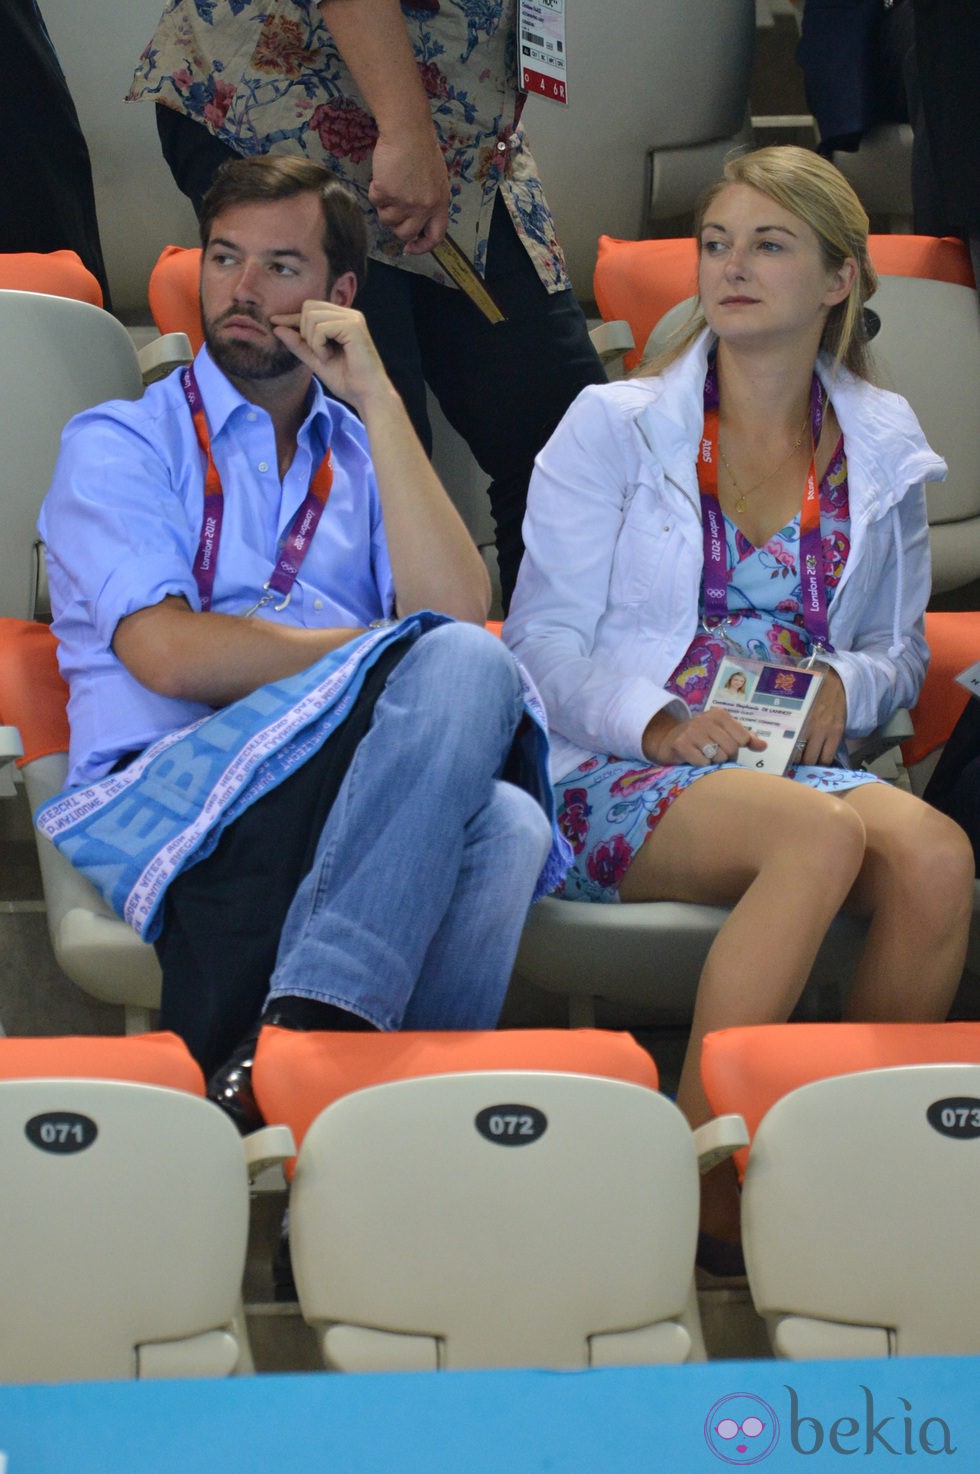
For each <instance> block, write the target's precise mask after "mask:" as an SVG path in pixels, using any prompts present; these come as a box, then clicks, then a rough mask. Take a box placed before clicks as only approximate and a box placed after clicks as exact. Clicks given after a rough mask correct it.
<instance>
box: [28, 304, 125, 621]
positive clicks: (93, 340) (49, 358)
mask: <svg viewBox="0 0 980 1474" xmlns="http://www.w3.org/2000/svg"><path fill="white" fill-rule="evenodd" d="M0 344H2V345H3V353H2V354H0V438H2V441H3V448H4V454H3V465H2V470H0V489H2V504H3V536H2V537H0V615H14V616H17V617H19V618H28V619H30V618H33V617H34V614H35V605H36V601H37V594H38V587H39V584H40V582H41V578H42V575H41V570H40V544H39V542H38V537H37V530H36V523H37V514H38V511H39V510H40V506H41V502H42V500H43V499H44V496H45V494H46V492H47V490H48V487H49V485H50V484H51V476H52V473H53V471H54V466H55V461H56V460H57V456H58V447H59V444H60V440H61V431H62V428H63V427H64V425H65V423H66V421H68V420H69V419H70V418H71V417H72V415H75V414H78V413H79V412H80V411H81V410H83V409H88V408H90V407H91V406H92V405H95V404H100V403H101V402H102V401H103V400H105V399H137V398H139V395H140V394H141V392H142V387H143V386H142V380H141V377H140V368H139V362H138V360H137V356H136V350H135V348H134V347H133V343H132V340H131V338H130V336H129V334H128V333H127V332H126V329H125V328H124V327H123V326H122V324H121V323H119V322H117V321H116V319H115V318H114V317H111V316H110V315H109V313H108V312H104V311H103V310H102V309H101V308H100V307H94V306H93V305H92V304H91V303H90V302H72V301H69V300H68V299H67V298H64V297H49V296H44V295H42V294H40V293H37V292H22V291H3V290H0Z"/></svg>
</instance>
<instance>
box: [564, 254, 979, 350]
mask: <svg viewBox="0 0 980 1474" xmlns="http://www.w3.org/2000/svg"><path fill="white" fill-rule="evenodd" d="M868 249H869V251H870V254H871V259H872V261H873V262H874V266H875V270H876V271H877V272H878V273H879V275H881V276H916V277H920V278H922V279H923V280H930V281H945V282H952V283H953V284H955V285H957V286H963V287H972V286H973V285H974V279H973V267H972V264H971V261H970V253H969V251H968V250H967V248H966V246H965V245H964V244H963V242H962V241H960V240H955V239H953V238H952V237H951V236H944V237H937V236H931V235H871V236H869V237H868ZM697 272H698V268H697V251H696V248H695V243H694V239H693V237H691V236H683V237H675V238H671V239H668V240H639V241H624V240H616V239H614V238H613V237H612V236H608V235H601V236H600V237H599V249H598V254H597V256H596V264H595V273H594V275H593V284H592V289H593V291H594V293H595V300H596V305H597V307H598V308H599V311H600V313H601V314H602V318H603V327H605V328H607V329H608V328H611V327H613V326H614V325H615V326H616V327H617V328H621V327H622V324H623V323H625V324H626V326H627V327H628V329H629V332H630V334H631V336H632V342H633V345H635V346H632V347H631V348H630V350H629V351H628V352H627V353H626V355H625V357H624V360H623V367H624V368H626V369H632V368H635V367H636V366H637V364H638V363H639V362H640V359H641V358H642V357H643V354H644V352H645V351H646V345H647V342H648V339H649V338H650V334H651V333H652V332H653V329H654V328H655V327H656V325H657V323H658V322H659V321H660V319H661V318H662V317H663V316H664V314H665V313H667V312H669V311H670V310H671V308H673V307H676V306H677V304H678V303H679V302H683V301H685V300H686V299H687V298H689V297H691V296H692V295H693V294H694V293H695V292H696V291H697ZM677 324H678V319H675V320H674V324H673V325H674V326H676V325H677ZM600 341H601V340H600ZM660 342H661V340H660V339H659V338H658V347H659V346H660Z"/></svg>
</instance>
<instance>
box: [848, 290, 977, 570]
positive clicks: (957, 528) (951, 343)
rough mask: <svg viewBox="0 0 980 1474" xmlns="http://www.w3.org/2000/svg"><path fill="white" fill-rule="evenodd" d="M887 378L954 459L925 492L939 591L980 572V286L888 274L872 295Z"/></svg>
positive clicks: (933, 441) (878, 353) (883, 378)
mask: <svg viewBox="0 0 980 1474" xmlns="http://www.w3.org/2000/svg"><path fill="white" fill-rule="evenodd" d="M870 305H871V307H872V308H873V310H874V311H875V312H876V313H877V314H878V316H879V317H880V319H881V330H880V332H879V333H878V336H877V337H876V338H875V340H874V343H873V351H874V358H875V363H876V364H877V366H878V371H879V379H880V382H881V383H882V384H883V385H884V386H885V387H886V388H889V389H895V390H897V392H898V393H899V394H902V395H904V397H905V398H906V399H907V400H908V401H909V403H910V404H911V406H912V408H913V409H914V410H915V413H916V415H917V416H918V419H919V422H920V424H921V425H922V429H923V431H924V433H925V436H926V439H927V440H928V441H929V443H930V445H932V446H933V448H934V449H935V450H937V451H938V452H939V454H940V455H942V456H943V457H944V459H945V460H946V462H947V463H948V465H949V476H948V478H947V480H946V481H944V482H934V483H931V484H930V486H929V487H928V488H927V493H926V498H927V504H928V511H929V525H930V545H931V549H932V580H933V591H934V592H936V593H941V592H945V591H946V590H948V589H954V588H958V587H961V586H962V585H964V584H967V583H970V582H972V580H973V579H974V578H976V577H977V576H978V575H980V417H978V416H977V414H976V412H975V409H976V406H975V397H976V385H977V384H978V383H980V316H978V313H977V298H976V292H975V291H973V290H972V288H970V287H965V286H959V285H954V284H953V283H951V282H939V281H924V280H922V279H920V278H918V277H900V276H883V277H882V278H881V281H880V283H879V286H878V290H877V292H876V293H875V295H874V297H873V298H872V299H871V304H870Z"/></svg>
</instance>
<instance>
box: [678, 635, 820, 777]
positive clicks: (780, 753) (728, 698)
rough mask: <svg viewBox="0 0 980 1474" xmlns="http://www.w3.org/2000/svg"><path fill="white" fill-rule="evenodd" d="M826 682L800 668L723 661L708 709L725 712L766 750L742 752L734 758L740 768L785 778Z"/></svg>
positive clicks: (728, 658)
mask: <svg viewBox="0 0 980 1474" xmlns="http://www.w3.org/2000/svg"><path fill="white" fill-rule="evenodd" d="M822 680H823V673H822V672H821V671H819V670H806V669H804V667H803V666H799V665H774V664H771V663H770V662H769V661H765V660H749V659H747V658H744V657H742V658H740V659H737V660H736V659H734V658H733V657H732V656H730V655H726V656H725V657H724V658H723V659H722V661H721V663H720V664H719V666H718V673H717V675H716V676H715V679H714V683H713V685H712V687H711V690H710V692H709V693H708V700H707V702H706V703H705V707H706V709H707V707H710V706H719V707H721V709H722V710H723V711H727V712H729V713H730V715H731V716H733V717H734V718H735V720H736V721H739V722H741V723H742V725H743V726H744V727H748V729H749V731H750V732H752V733H754V735H755V736H756V737H761V738H762V739H763V741H764V742H765V744H766V747H765V750H764V751H763V752H752V751H751V749H749V748H748V747H740V748H739V750H738V752H737V753H736V755H735V762H736V763H738V765H739V767H742V768H754V769H756V770H757V771H758V772H760V773H778V774H782V773H785V772H786V769H787V768H788V767H789V766H790V764H791V763H792V761H793V759H794V756H795V748H796V743H797V741H798V739H799V736H800V733H801V732H802V730H803V723H804V722H805V721H806V717H807V713H808V712H809V710H810V707H811V706H812V705H813V700H814V697H815V696H816V694H817V691H818V690H819V687H820V682H821V681H822ZM797 760H798V759H797Z"/></svg>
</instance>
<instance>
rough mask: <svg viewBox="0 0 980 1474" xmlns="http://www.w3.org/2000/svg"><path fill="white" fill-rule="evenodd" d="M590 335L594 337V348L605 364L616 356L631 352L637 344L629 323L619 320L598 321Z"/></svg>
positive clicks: (619, 356)
mask: <svg viewBox="0 0 980 1474" xmlns="http://www.w3.org/2000/svg"><path fill="white" fill-rule="evenodd" d="M589 337H590V338H591V339H592V346H593V348H594V349H595V351H596V353H598V355H599V358H600V360H601V362H602V363H604V364H605V363H609V362H610V361H611V360H612V359H614V358H621V357H622V356H623V354H624V353H629V351H630V349H631V348H634V347H635V346H636V345H635V344H634V342H633V334H632V332H631V331H630V325H629V323H628V322H622V321H619V320H616V321H613V322H600V323H598V324H597V325H596V326H595V327H594V328H591V329H590V331H589Z"/></svg>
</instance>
